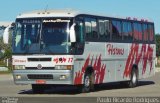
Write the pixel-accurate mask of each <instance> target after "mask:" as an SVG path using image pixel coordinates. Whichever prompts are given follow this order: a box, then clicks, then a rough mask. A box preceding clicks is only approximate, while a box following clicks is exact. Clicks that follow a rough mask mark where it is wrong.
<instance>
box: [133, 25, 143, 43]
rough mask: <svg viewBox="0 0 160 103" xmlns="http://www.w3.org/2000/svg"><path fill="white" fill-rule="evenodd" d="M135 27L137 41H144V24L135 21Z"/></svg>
mask: <svg viewBox="0 0 160 103" xmlns="http://www.w3.org/2000/svg"><path fill="white" fill-rule="evenodd" d="M133 28H134V31H133V33H134V40H135V41H142V40H143V39H142V24H141V23H133Z"/></svg>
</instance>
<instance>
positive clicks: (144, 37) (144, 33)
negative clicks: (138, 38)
mask: <svg viewBox="0 0 160 103" xmlns="http://www.w3.org/2000/svg"><path fill="white" fill-rule="evenodd" d="M143 40H144V41H145V42H146V41H148V26H147V24H143Z"/></svg>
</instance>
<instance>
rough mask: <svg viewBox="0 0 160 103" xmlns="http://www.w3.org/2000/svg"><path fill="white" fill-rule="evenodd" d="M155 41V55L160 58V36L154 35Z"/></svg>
mask: <svg viewBox="0 0 160 103" xmlns="http://www.w3.org/2000/svg"><path fill="white" fill-rule="evenodd" d="M155 40H156V55H157V56H160V34H156V35H155Z"/></svg>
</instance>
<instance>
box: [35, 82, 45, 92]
mask: <svg viewBox="0 0 160 103" xmlns="http://www.w3.org/2000/svg"><path fill="white" fill-rule="evenodd" d="M44 89H45V85H39V84H32V91H33V93H43V92H44Z"/></svg>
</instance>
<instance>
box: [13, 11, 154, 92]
mask: <svg viewBox="0 0 160 103" xmlns="http://www.w3.org/2000/svg"><path fill="white" fill-rule="evenodd" d="M14 30H15V31H14V34H13V43H12V52H13V56H12V62H13V77H14V82H15V84H31V85H32V90H33V92H42V91H43V90H44V89H45V88H48V87H49V86H51V85H66V86H67V85H75V86H77V87H80V89H81V90H82V91H83V92H90V91H93V90H94V85H95V84H101V83H109V82H123V81H124V82H126V83H127V84H128V86H129V87H136V86H137V83H138V80H139V79H142V78H147V77H150V76H152V75H154V74H155V57H156V56H155V55H156V53H155V52H156V45H155V39H154V23H153V22H151V21H149V20H145V19H137V18H131V17H127V18H119V17H110V16H104V15H95V14H89V13H80V12H77V11H73V10H47V11H33V12H28V13H23V14H20V15H18V16H17V18H16V21H15V29H14Z"/></svg>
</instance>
